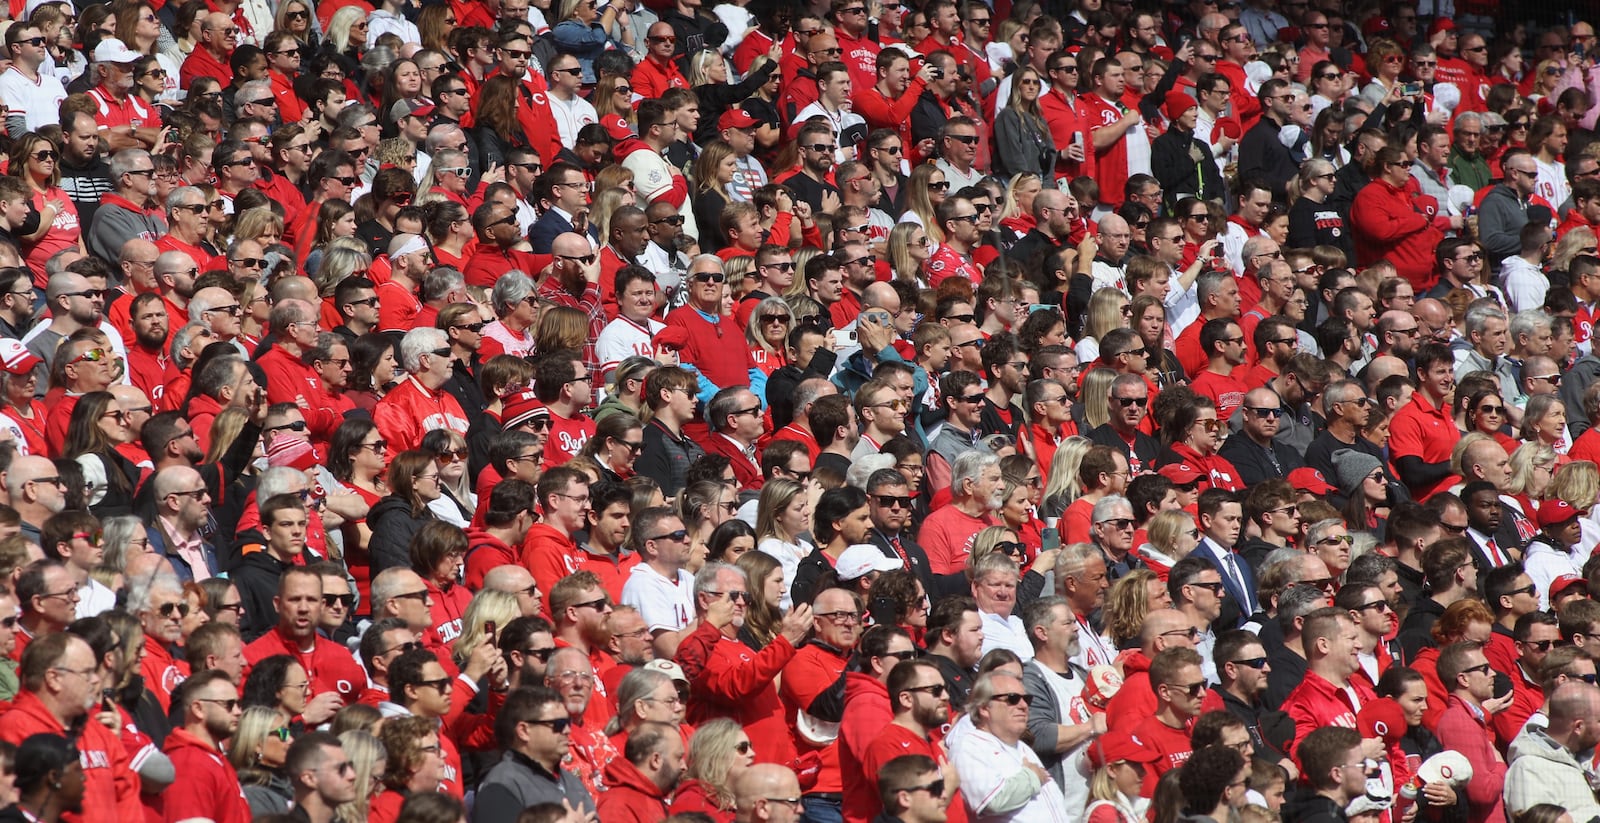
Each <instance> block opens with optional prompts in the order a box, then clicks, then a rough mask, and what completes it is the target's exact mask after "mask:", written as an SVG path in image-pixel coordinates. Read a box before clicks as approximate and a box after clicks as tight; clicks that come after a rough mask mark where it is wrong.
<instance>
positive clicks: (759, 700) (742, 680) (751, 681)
mask: <svg viewBox="0 0 1600 823" xmlns="http://www.w3.org/2000/svg"><path fill="white" fill-rule="evenodd" d="M794 655H795V648H794V646H792V645H790V644H789V640H788V638H785V637H783V636H781V635H780V636H778V637H777V638H774V639H773V641H772V642H771V643H768V644H767V646H766V648H764V649H762V650H761V651H759V652H756V651H751V650H750V647H749V646H746V645H745V644H743V643H740V642H739V641H737V640H735V639H733V638H731V637H728V636H727V635H725V634H723V633H722V632H721V631H719V630H718V629H717V627H716V626H713V625H712V624H711V623H710V621H701V622H700V628H698V629H695V630H694V632H693V633H691V634H690V635H689V637H688V638H687V639H685V640H684V642H683V643H682V644H681V645H679V647H678V656H677V658H676V660H677V661H678V662H679V663H680V665H682V666H683V668H684V672H685V673H689V672H691V671H693V674H689V681H690V682H689V691H690V696H691V699H690V700H689V721H690V722H692V723H694V724H695V725H697V726H698V725H700V724H702V723H705V722H706V721H707V720H713V719H715V718H718V717H726V718H729V719H731V720H733V721H734V722H735V723H738V724H739V725H741V726H743V727H744V730H745V733H746V734H747V735H749V737H750V742H751V743H752V744H754V746H755V753H756V762H758V763H777V764H779V765H783V766H788V765H790V764H791V763H792V762H793V761H794V759H795V748H794V740H793V739H792V738H790V736H789V726H788V722H787V721H786V720H785V719H784V714H785V711H784V706H783V702H782V701H780V700H779V699H778V690H777V689H775V688H773V685H772V680H773V678H774V677H776V676H777V675H778V673H779V672H781V671H783V668H784V666H785V664H787V663H788V662H789V661H790V659H792V658H793V657H794Z"/></svg>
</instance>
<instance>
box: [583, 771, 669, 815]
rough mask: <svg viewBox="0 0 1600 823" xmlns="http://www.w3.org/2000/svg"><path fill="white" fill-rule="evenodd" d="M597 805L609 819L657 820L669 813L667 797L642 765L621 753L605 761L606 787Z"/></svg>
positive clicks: (600, 811)
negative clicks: (634, 763)
mask: <svg viewBox="0 0 1600 823" xmlns="http://www.w3.org/2000/svg"><path fill="white" fill-rule="evenodd" d="M595 808H596V811H597V812H598V814H599V817H600V819H601V820H604V821H605V822H606V823H655V821H657V820H661V819H662V818H664V817H666V816H667V798H666V794H665V793H664V792H662V791H661V787H660V786H657V785H656V784H655V783H654V782H653V781H651V780H650V778H648V777H646V776H645V775H644V774H643V773H642V772H640V771H639V767H637V766H635V765H633V764H632V763H629V762H628V760H627V758H623V757H619V758H617V759H615V760H613V761H611V762H610V763H608V764H607V765H606V790H605V791H603V792H601V793H600V798H599V800H597V801H596V802H595Z"/></svg>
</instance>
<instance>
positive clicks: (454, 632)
mask: <svg viewBox="0 0 1600 823" xmlns="http://www.w3.org/2000/svg"><path fill="white" fill-rule="evenodd" d="M423 585H425V586H427V588H428V596H429V597H431V598H433V606H432V607H431V608H430V609H429V615H430V616H431V617H432V619H433V626H432V627H431V628H429V629H428V634H429V635H431V636H432V637H433V639H434V640H436V641H437V642H438V643H439V645H441V646H444V647H445V648H447V649H448V648H450V646H451V645H452V644H454V643H455V642H456V638H458V637H460V636H461V618H462V615H465V614H466V613H467V604H468V603H470V602H472V592H469V591H467V587H466V586H459V585H452V586H451V587H450V588H449V589H443V588H440V586H439V584H438V583H437V582H436V581H434V580H424V581H423Z"/></svg>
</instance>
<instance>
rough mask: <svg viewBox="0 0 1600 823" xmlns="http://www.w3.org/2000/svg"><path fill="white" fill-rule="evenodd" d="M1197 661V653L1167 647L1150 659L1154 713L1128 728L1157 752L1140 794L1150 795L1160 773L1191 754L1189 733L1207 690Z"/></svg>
mask: <svg viewBox="0 0 1600 823" xmlns="http://www.w3.org/2000/svg"><path fill="white" fill-rule="evenodd" d="M1200 664H1201V658H1200V654H1199V653H1198V652H1196V651H1195V650H1194V649H1189V648H1176V649H1167V650H1165V651H1163V652H1161V653H1160V654H1157V655H1156V656H1155V659H1153V660H1151V661H1150V687H1151V688H1153V689H1154V690H1155V696H1156V709H1155V713H1154V714H1153V715H1150V716H1147V717H1144V718H1141V719H1140V721H1139V722H1138V723H1137V724H1135V725H1134V726H1133V727H1132V728H1131V729H1130V730H1129V732H1130V733H1131V734H1132V735H1133V739H1134V740H1135V741H1137V742H1138V743H1139V744H1140V745H1142V746H1144V747H1146V748H1153V749H1155V750H1156V751H1157V752H1159V753H1160V757H1158V758H1157V759H1156V761H1155V763H1154V764H1153V768H1151V769H1150V771H1149V772H1147V773H1146V774H1145V779H1144V785H1143V788H1142V791H1141V792H1140V794H1141V796H1143V797H1153V796H1154V795H1155V788H1156V782H1157V781H1159V780H1160V779H1161V775H1163V774H1166V773H1167V772H1169V771H1172V770H1173V769H1176V768H1178V767H1180V766H1182V765H1183V764H1184V761H1186V760H1188V759H1189V755H1190V754H1192V753H1193V749H1191V747H1190V745H1189V733H1190V729H1191V727H1192V726H1193V724H1194V719H1195V718H1196V717H1198V716H1199V715H1200V707H1201V703H1202V702H1203V701H1204V700H1205V698H1206V693H1207V692H1206V680H1205V677H1204V676H1202V675H1201V673H1200Z"/></svg>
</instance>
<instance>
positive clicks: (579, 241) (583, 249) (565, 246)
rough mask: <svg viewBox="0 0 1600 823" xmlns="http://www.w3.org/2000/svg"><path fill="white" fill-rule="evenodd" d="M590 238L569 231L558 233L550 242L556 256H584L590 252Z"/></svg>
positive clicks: (552, 251)
mask: <svg viewBox="0 0 1600 823" xmlns="http://www.w3.org/2000/svg"><path fill="white" fill-rule="evenodd" d="M591 251H592V249H590V247H589V239H588V238H587V237H584V236H583V235H581V234H574V233H572V232H567V233H566V234H558V235H556V239H555V240H553V241H551V243H550V252H551V253H552V254H555V255H556V256H558V257H559V256H566V257H583V256H585V255H587V254H590V253H591Z"/></svg>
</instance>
